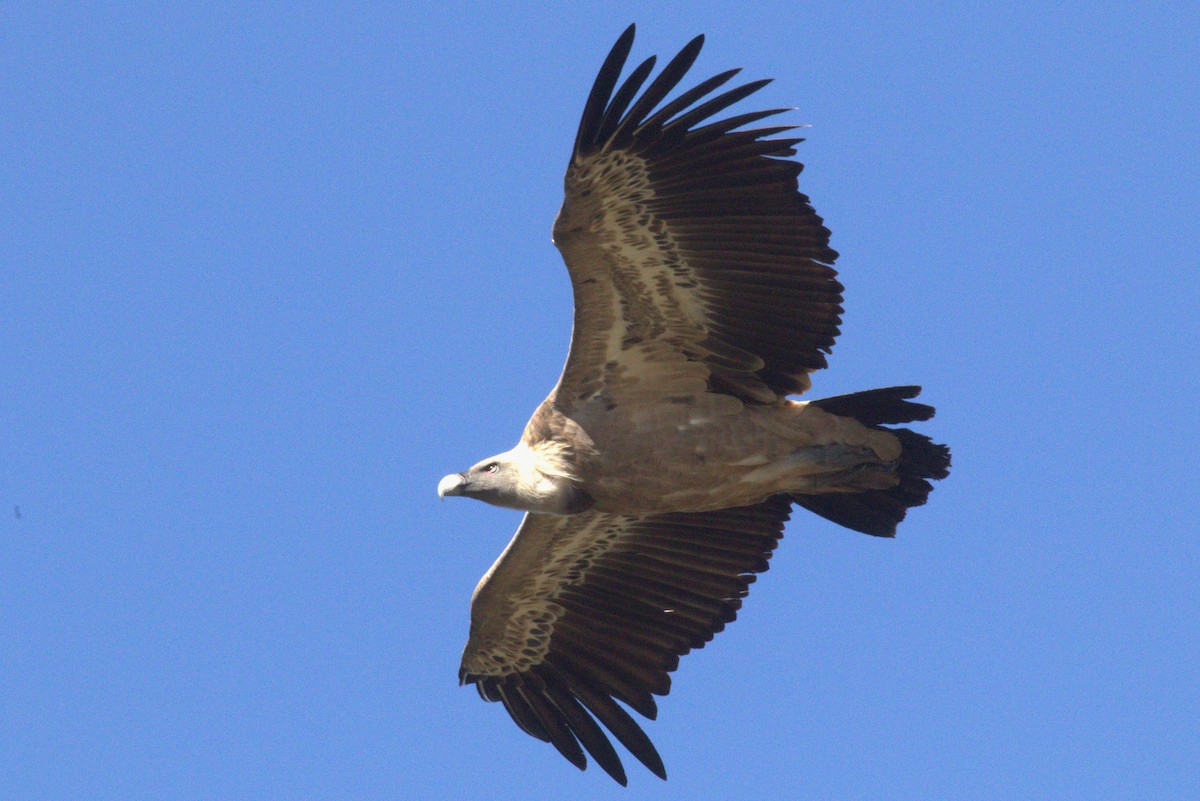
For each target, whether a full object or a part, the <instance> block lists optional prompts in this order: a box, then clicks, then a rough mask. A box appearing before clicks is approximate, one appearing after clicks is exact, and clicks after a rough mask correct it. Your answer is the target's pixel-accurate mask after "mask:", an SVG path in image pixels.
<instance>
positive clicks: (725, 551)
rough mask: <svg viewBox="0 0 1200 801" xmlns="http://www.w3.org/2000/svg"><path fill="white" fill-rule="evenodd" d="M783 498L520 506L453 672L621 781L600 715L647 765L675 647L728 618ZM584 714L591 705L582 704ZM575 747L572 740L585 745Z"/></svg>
mask: <svg viewBox="0 0 1200 801" xmlns="http://www.w3.org/2000/svg"><path fill="white" fill-rule="evenodd" d="M789 509H790V503H789V502H788V500H787V499H786V498H784V497H781V496H777V497H774V498H770V499H768V500H766V501H764V502H763V503H760V504H757V505H755V506H747V507H742V508H734V509H721V510H718V511H712V512H700V513H688V514H669V515H656V516H652V517H635V516H629V515H613V514H604V513H599V512H583V513H581V514H576V515H570V516H565V517H560V516H556V515H539V514H527V515H526V516H525V519H524V521H523V522H522V523H521V527H520V528H519V529H518V530H517V533H516V536H514V537H513V540H512V542H511V543H509V546H508V548H506V549H505V551H504V553H503V554H501V556H500V558H499V559H498V560H497V561H496V563H495V564H494V565H492V567H491V569H490V570H489V571H488V572H487V574H486V575H485V576H484V577H483V579H482V580H481V581H480V582H479V586H478V587H477V588H476V589H475V595H474V597H473V598H472V600H471V634H470V638H469V640H468V641H467V647H466V650H465V651H464V653H463V660H462V668H461V670H460V671H459V678H460V680H461V681H462V683H464V684H468V683H473V684H475V685H476V689H478V690H479V694H480V695H481V696H482V697H483V698H484V699H485V700H487V701H500V702H501V703H503V704H504V707H505V708H506V709H507V710H508V713H509V715H511V716H512V719H513V720H514V721H516V723H517V725H518V726H520V727H521V728H522V729H523V730H524V731H525V732H527V733H528V734H530V735H532V736H534V737H536V738H538V739H539V740H543V741H547V742H550V743H552V744H553V745H554V747H555V748H557V749H558V751H559V752H560V753H561V754H562V755H563V756H564V757H566V758H567V759H568V760H569V761H570V762H571V763H572V764H574V765H575V766H577V767H578V768H580V769H581V770H582V769H583V768H585V767H586V766H587V758H586V757H585V756H584V749H586V751H587V752H588V753H590V754H591V755H592V758H593V759H595V760H596V762H597V763H598V764H599V765H600V766H601V767H602V768H604V770H605V771H606V772H607V773H608V774H609V775H610V776H612V777H613V778H614V779H616V780H617V781H618V782H620V783H621V784H625V770H624V768H623V766H622V765H621V760H620V759H619V758H618V756H617V753H616V751H615V750H614V749H613V746H612V743H611V742H610V741H609V739H608V737H607V736H606V735H605V733H604V731H603V730H602V729H601V728H600V726H599V725H598V724H597V721H599V723H600V724H603V725H604V727H605V728H607V729H608V731H609V732H610V733H611V734H612V735H613V736H615V737H616V738H617V740H618V741H619V742H621V743H622V744H623V745H624V746H625V747H626V748H627V749H629V751H630V753H632V754H633V755H634V756H635V757H637V758H638V760H639V761H640V762H641V763H642V764H643V765H645V766H646V767H647V768H649V769H650V770H651V771H652V772H653V773H654V774H655V775H657V776H659V777H661V778H664V779H665V778H666V770H665V769H664V768H663V763H662V760H661V759H660V758H659V756H658V752H657V751H656V750H655V749H654V745H653V744H652V743H651V742H650V738H649V737H647V736H646V734H645V732H643V731H642V729H641V727H640V726H638V724H637V723H636V722H635V721H634V719H633V718H632V717H631V716H630V715H629V713H628V712H626V711H625V710H624V708H622V707H621V706H620V704H618V703H616V702H617V701H621V702H623V703H624V704H626V705H627V706H629V707H630V708H631V709H633V710H634V711H636V712H638V713H640V714H641V715H643V716H645V717H647V718H650V719H651V720H653V719H654V718H655V717H656V715H657V714H658V710H657V706H656V704H655V701H654V698H653V696H654V695H666V694H667V692H668V691H669V690H670V687H671V679H670V676H669V675H668V674H669V673H670V672H671V671H673V670H675V668H676V667H677V666H678V664H679V657H680V656H682V655H684V654H686V653H687V652H688V651H690V650H691V649H693V648H701V647H703V646H704V644H705V643H706V642H708V641H709V640H711V639H712V637H713V635H714V634H716V633H717V632H719V631H721V630H722V629H723V628H724V627H725V624H726V623H729V622H730V621H732V620H733V619H734V618H735V617H736V615H737V610H738V609H739V608H740V607H741V605H742V598H744V597H745V596H746V593H747V592H748V589H749V585H750V584H751V583H752V582H753V581H754V578H755V577H754V574H755V573H760V572H762V571H764V570H766V569H767V560H768V559H769V558H770V556H771V552H772V551H773V550H774V548H775V546H776V544H777V543H778V542H779V539H780V537H781V536H782V532H783V524H784V522H785V521H786V520H787V518H788V512H789ZM589 713H590V714H589ZM581 745H582V748H581Z"/></svg>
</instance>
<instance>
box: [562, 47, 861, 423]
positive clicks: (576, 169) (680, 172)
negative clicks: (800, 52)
mask: <svg viewBox="0 0 1200 801" xmlns="http://www.w3.org/2000/svg"><path fill="white" fill-rule="evenodd" d="M633 35H634V27H633V26H632V25H631V26H630V27H629V28H628V29H627V30H626V31H625V33H624V34H623V35H622V36H621V38H620V39H619V40H618V41H617V43H616V45H615V46H614V47H613V49H612V52H611V53H609V55H608V58H607V59H606V60H605V62H604V65H603V67H602V68H601V70H600V74H599V75H598V76H597V77H596V82H595V84H594V85H593V87H592V91H591V95H590V96H589V97H588V100H587V104H586V106H585V108H584V112H583V118H582V120H581V121H580V125H579V133H578V136H577V138H576V141H575V148H574V152H573V153H572V156H571V163H570V166H569V167H568V169H567V175H566V180H565V186H566V197H565V200H564V202H563V206H562V209H561V210H560V211H559V215H558V218H557V220H556V221H555V224H554V241H555V243H556V244H557V245H558V247H559V250H560V251H561V252H562V255H563V258H564V260H565V261H566V264H567V269H568V270H569V271H570V274H571V282H572V285H573V287H574V295H575V327H574V332H573V334H572V340H571V351H570V354H569V356H568V358H567V364H566V367H565V369H564V371H563V376H562V378H561V379H560V382H559V386H558V388H557V391H556V392H557V394H556V397H555V400H556V403H557V404H558V405H559V406H560V407H561V408H563V409H564V410H567V411H569V410H570V409H571V408H572V407H573V406H574V405H575V404H577V403H580V402H585V401H589V400H592V399H594V398H596V397H598V396H607V397H606V400H612V401H613V402H619V401H620V400H621V398H622V397H623V396H627V395H629V394H632V391H633V390H632V388H633V387H634V386H637V387H638V389H637V392H644V391H645V389H646V387H657V388H659V389H658V391H659V392H660V393H661V394H662V395H664V396H669V395H678V394H680V390H681V389H683V390H685V391H690V390H694V389H695V387H697V386H699V387H700V388H701V389H702V390H703V389H704V388H707V389H713V390H717V391H722V392H727V393H730V394H733V395H736V396H738V397H740V398H742V399H743V400H748V401H751V402H762V403H770V402H774V401H775V400H777V399H778V398H780V397H781V396H784V395H787V394H790V393H798V392H803V391H804V390H806V389H807V388H808V386H809V380H808V373H809V372H811V371H813V370H817V369H820V368H822V367H825V366H826V362H825V354H826V353H828V352H829V351H830V349H831V348H832V346H833V342H834V339H835V337H836V336H837V334H838V325H839V324H840V322H841V319H840V314H841V311H842V309H841V301H842V296H841V292H842V286H841V285H840V284H839V283H838V282H837V281H836V280H835V275H836V272H835V271H834V269H833V268H832V267H831V266H830V265H831V264H832V263H833V261H834V259H836V258H837V253H835V252H834V251H833V250H831V249H830V248H829V231H828V229H826V228H825V226H824V225H823V224H822V221H821V218H820V217H818V216H817V214H816V212H815V211H813V208H812V206H811V205H810V204H809V201H808V198H807V197H805V196H804V195H803V194H801V193H800V192H799V191H797V176H798V175H799V173H800V171H801V169H802V165H800V164H799V163H797V162H795V161H790V160H787V158H786V157H788V156H792V155H794V154H795V150H794V149H793V146H794V145H795V144H796V143H797V142H800V141H802V140H800V139H796V138H777V137H776V135H777V134H779V133H781V132H783V131H788V130H791V129H792V128H793V127H794V126H775V127H766V128H755V129H749V130H744V126H746V125H749V124H751V123H753V122H755V121H757V120H761V119H763V118H765V117H769V116H771V115H774V114H778V113H780V112H782V111H786V110H787V109H771V110H767V111H758V112H751V113H747V114H741V115H738V116H732V117H727V118H725V119H721V120H718V121H712V119H711V118H712V117H713V116H714V115H717V114H719V113H720V112H721V111H723V110H724V109H726V108H727V107H728V106H730V105H732V104H734V103H736V102H737V101H739V100H741V99H743V98H745V97H747V96H748V95H750V94H752V93H754V92H755V91H757V90H758V89H760V88H762V86H764V85H765V84H766V83H768V81H755V82H753V83H748V84H745V85H743V86H740V87H738V88H735V89H730V90H728V91H725V92H723V93H721V94H718V95H716V96H714V97H712V98H710V99H708V100H703V101H702V99H703V98H705V97H707V96H708V95H710V94H711V93H712V92H713V91H714V90H716V89H717V88H718V87H720V86H722V85H723V84H725V83H726V82H727V81H728V80H729V79H730V78H732V77H733V76H734V75H735V74H737V72H738V70H730V71H728V72H723V73H721V74H720V75H717V76H715V77H713V78H710V79H708V80H706V81H703V82H701V83H700V84H699V85H697V86H696V87H694V88H693V89H690V90H688V91H685V92H682V93H681V94H679V95H678V96H677V97H675V98H674V99H673V100H671V101H670V102H667V103H665V104H664V103H663V101H664V100H665V98H666V96H667V95H668V94H669V93H670V92H671V91H672V90H673V89H674V88H675V87H676V86H677V85H678V83H679V82H680V80H681V79H682V78H683V76H684V74H685V73H686V72H687V70H688V68H689V67H691V65H692V63H693V62H694V61H695V59H696V56H697V55H698V53H699V52H700V47H701V45H702V44H703V37H702V36H698V37H696V38H695V39H693V40H692V41H691V42H690V43H689V44H688V45H687V46H686V47H684V48H683V50H682V51H681V52H680V53H679V55H677V56H676V57H675V58H674V59H673V60H672V61H671V62H670V63H669V64H668V65H667V66H666V67H665V68H664V69H663V70H662V72H660V73H659V74H658V76H657V77H656V78H655V79H654V80H653V81H651V82H650V84H649V85H648V86H646V88H645V89H644V90H642V91H641V94H640V96H639V94H638V93H639V90H641V89H642V85H643V83H644V82H645V81H646V79H647V78H648V77H649V75H650V73H651V71H652V69H653V67H654V59H653V58H650V59H648V60H647V61H645V62H643V63H642V64H640V65H639V66H638V67H636V68H635V69H634V70H633V71H632V72H631V73H630V75H629V77H628V78H627V79H626V80H625V82H624V83H622V84H621V85H620V87H619V88H617V79H618V78H619V76H620V74H621V71H622V68H623V66H624V64H625V59H626V57H627V56H628V54H629V50H630V48H631V46H632V44H633Z"/></svg>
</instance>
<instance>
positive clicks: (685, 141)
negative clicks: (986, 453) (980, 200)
mask: <svg viewBox="0 0 1200 801" xmlns="http://www.w3.org/2000/svg"><path fill="white" fill-rule="evenodd" d="M633 33H634V29H633V26H630V27H629V29H628V30H626V31H625V33H624V34H623V35H622V36H621V37H620V39H618V41H617V43H616V45H615V46H614V47H613V50H612V52H611V53H610V54H609V56H608V58H607V59H606V60H605V62H604V65H603V66H602V67H601V69H600V73H599V75H598V76H597V78H596V82H595V85H594V86H593V88H592V92H591V94H590V96H589V97H588V100H587V103H586V105H585V107H584V112H583V118H582V120H581V121H580V126H579V134H578V136H577V138H576V141H575V146H574V149H573V151H572V154H571V160H570V164H569V166H568V169H567V175H566V179H565V189H566V196H565V199H564V201H563V206H562V209H561V210H560V212H559V215H558V218H557V220H556V221H555V223H554V241H555V244H556V245H557V246H558V248H559V250H560V251H561V252H562V255H563V258H564V260H565V262H566V264H567V269H568V271H569V272H570V275H571V283H572V286H573V288H574V296H575V324H574V329H573V332H572V337H571V348H570V352H569V355H568V358H567V363H566V367H565V368H564V370H563V374H562V377H561V378H560V379H559V382H558V385H557V386H556V387H555V388H554V391H553V392H551V393H550V396H549V397H548V398H547V399H546V400H545V401H544V402H543V403H542V404H541V405H540V406H539V407H538V409H537V410H536V411H535V413H534V415H533V418H532V419H531V420H530V422H529V424H528V426H527V427H526V429H525V432H524V434H523V435H522V437H521V440H520V442H519V443H518V444H517V446H516V447H514V448H513V449H512V450H510V451H508V452H506V453H503V454H499V455H498V456H494V457H492V458H490V459H486V460H484V461H482V462H480V463H479V464H477V465H475V466H474V467H472V468H471V469H470V470H467V471H464V472H462V473H456V474H452V475H449V476H447V477H446V478H444V479H442V482H441V483H440V484H439V486H438V492H439V494H440V495H442V496H445V495H465V496H468V497H474V498H478V499H480V500H484V501H487V502H489V503H493V504H496V505H500V506H508V507H512V508H518V509H523V510H525V511H526V512H527V513H528V514H527V515H526V517H525V520H524V522H523V523H522V524H521V527H520V529H519V530H518V531H517V533H516V536H515V537H514V538H513V540H512V542H511V543H510V544H509V546H508V548H507V549H506V550H505V551H504V553H503V554H502V555H501V557H500V559H499V560H497V562H496V563H495V564H494V565H493V566H492V568H491V569H490V570H489V571H488V573H487V575H485V576H484V577H483V579H482V580H481V581H480V583H479V586H478V587H477V588H476V590H475V595H474V598H473V599H472V604H471V633H470V638H469V640H468V642H467V647H466V650H465V652H464V654H463V662H462V670H461V672H460V678H461V680H462V681H463V682H464V683H473V684H475V685H476V687H477V689H478V690H479V693H480V695H482V696H483V697H484V698H485V699H487V700H489V701H500V702H501V703H503V704H504V706H505V708H506V709H507V710H508V712H509V714H510V715H511V716H512V718H513V720H514V721H516V723H517V725H519V726H520V727H521V728H522V729H524V730H525V731H526V732H528V733H529V734H531V735H533V736H534V737H537V738H538V739H541V740H545V741H548V742H550V743H551V744H553V745H554V747H555V748H557V749H558V750H559V752H561V753H562V754H563V756H565V757H566V758H567V759H568V760H570V761H571V762H572V763H574V764H575V765H577V766H579V767H580V768H583V767H584V766H585V765H586V757H585V755H584V754H585V752H586V753H588V754H591V756H592V758H593V759H595V760H596V761H597V763H598V764H600V765H601V767H603V768H604V770H605V771H607V772H608V773H609V774H610V775H611V776H612V777H613V778H614V779H616V780H617V781H619V782H621V783H622V784H624V783H625V772H624V768H623V767H622V765H621V761H620V759H619V758H618V756H617V754H616V751H615V750H614V749H613V747H612V744H611V743H610V741H609V740H608V737H607V736H606V734H605V731H604V729H607V731H608V732H609V733H611V734H612V735H613V736H614V737H615V738H616V739H617V740H618V741H619V742H620V743H622V744H623V745H624V746H625V747H626V748H627V749H628V750H629V751H630V752H631V753H632V754H633V755H634V756H635V757H636V758H637V759H638V760H639V761H641V762H642V763H643V764H644V765H645V766H646V767H647V768H649V769H650V770H651V771H652V772H654V773H655V774H656V775H658V776H661V777H663V778H665V777H666V773H665V770H664V768H663V764H662V760H661V759H660V758H659V756H658V754H657V752H656V751H655V749H654V746H653V745H652V744H651V742H650V740H649V738H648V737H647V736H646V735H645V733H644V732H643V731H642V730H641V728H640V727H639V726H638V725H637V723H636V722H635V721H634V719H633V718H632V717H631V716H630V715H629V713H628V712H626V711H625V709H624V708H623V707H622V706H621V704H625V705H626V706H628V707H629V708H630V709H632V710H634V711H635V712H637V713H639V714H641V715H643V716H645V717H648V718H654V716H655V715H656V713H657V707H656V705H655V701H654V698H653V696H654V695H665V694H666V693H667V691H668V690H669V688H670V676H669V674H670V672H671V671H673V670H674V669H675V668H676V666H677V665H678V662H679V657H680V656H682V655H683V654H685V653H687V652H688V651H689V650H691V649H692V648H699V647H702V646H703V645H704V644H705V643H706V642H708V640H710V639H711V638H712V637H713V635H714V634H715V633H716V632H718V631H720V630H721V629H722V628H723V627H724V625H725V624H726V623H728V622H730V621H732V620H733V619H734V617H735V615H736V613H737V610H738V608H739V607H740V606H741V599H742V598H743V597H744V596H745V595H746V592H747V589H748V587H749V585H750V583H751V582H752V581H753V580H754V574H755V573H759V572H762V571H764V570H766V569H767V560H768V559H769V558H770V555H771V552H772V551H773V549H774V548H775V545H776V544H777V542H778V541H779V537H780V535H781V533H782V530H783V524H784V522H785V521H786V520H787V519H788V515H789V513H790V510H791V506H792V504H793V503H796V504H798V505H800V506H803V507H805V508H807V509H809V510H811V511H813V512H816V513H817V514H819V515H822V516H824V517H826V518H828V519H830V520H833V521H834V522H837V523H839V524H841V525H843V526H846V527H848V528H852V529H854V530H857V531H863V532H865V533H868V534H874V535H877V536H893V535H894V534H895V530H896V525H897V524H898V523H899V522H900V521H901V520H902V519H904V516H905V513H906V511H907V510H908V509H909V508H910V507H912V506H917V505H920V504H923V503H924V502H925V500H926V498H927V496H928V494H929V492H930V490H931V485H930V483H929V482H930V480H931V479H938V478H943V477H945V476H946V475H947V472H948V468H949V464H950V456H949V450H948V449H947V448H946V447H945V446H944V445H937V444H935V443H933V442H931V441H930V440H929V439H928V438H927V437H924V436H922V435H919V434H915V433H913V432H911V431H909V430H907V429H903V428H890V427H889V426H894V425H897V424H904V423H909V422H913V421H917V420H926V419H928V418H930V417H932V416H933V409H932V407H929V406H925V405H922V404H919V403H914V402H913V401H912V400H911V398H913V397H915V396H916V395H917V394H918V392H919V389H918V388H917V387H892V388H889V389H877V390H870V391H867V392H860V393H855V394H851V395H843V396H838V397H834V398H826V399H824V400H817V401H812V402H808V403H802V402H798V401H793V400H789V399H788V397H787V396H788V395H789V394H796V393H801V392H803V391H805V390H806V389H808V388H809V385H810V381H809V373H811V372H812V371H814V370H817V369H820V368H822V367H825V366H826V362H825V356H826V354H827V353H829V352H830V350H831V348H832V346H833V343H834V339H835V337H836V336H837V334H838V326H839V325H840V323H841V318H840V315H841V311H842V308H841V303H842V295H841V293H842V287H841V285H840V284H839V283H838V282H837V280H836V278H835V275H836V273H835V271H834V269H833V268H832V267H831V266H830V265H831V264H832V263H833V261H834V259H835V258H836V257H837V254H836V253H835V252H834V251H833V250H831V249H830V248H829V245H828V242H829V231H828V230H827V229H826V228H825V226H824V225H823V223H822V220H821V218H820V217H818V216H817V214H816V213H815V212H814V211H813V209H812V206H811V205H810V204H809V201H808V198H807V197H805V196H804V195H803V194H801V193H800V192H798V191H797V175H798V174H799V173H800V170H801V165H800V164H798V163H796V162H794V161H790V160H788V158H787V157H789V156H792V155H794V153H795V151H794V149H793V146H794V145H795V144H796V143H798V142H799V141H800V140H799V139H795V138H786V137H780V136H779V134H781V133H783V132H785V131H787V130H790V127H789V126H773V127H765V128H752V129H746V128H745V126H747V125H750V124H752V123H754V122H756V121H757V120H760V119H763V118H765V117H768V116H771V115H774V114H777V113H779V112H781V111H783V109H775V110H769V111H760V112H752V113H748V114H741V115H737V116H732V117H727V118H725V119H719V120H716V121H713V117H714V115H717V114H719V113H720V112H722V111H723V110H724V109H726V108H727V107H728V106H730V105H732V104H733V103H735V102H737V101H739V100H741V99H743V98H745V97H746V96H748V95H750V94H752V93H753V92H754V91H756V90H758V89H759V88H761V87H762V86H763V85H764V84H765V83H766V82H765V81H757V82H753V83H749V84H746V85H743V86H740V87H737V88H734V89H731V90H727V91H725V92H723V93H721V94H717V95H715V96H713V97H711V98H709V99H705V98H708V96H709V95H711V94H712V93H713V92H714V91H715V90H716V89H718V88H719V87H721V86H722V85H723V84H725V83H726V82H727V81H729V79H730V78H732V77H733V76H734V75H735V74H736V72H737V70H731V71H729V72H724V73H721V74H720V75H717V76H715V77H713V78H710V79H708V80H706V81H703V82H702V83H700V84H699V85H698V86H696V87H695V88H693V89H691V90H688V91H685V92H682V93H680V94H679V95H678V96H677V97H676V98H675V99H673V100H671V101H669V102H664V101H666V97H667V95H668V94H669V93H670V92H671V91H672V90H674V89H675V87H676V86H677V84H678V83H679V81H680V80H681V79H682V77H683V76H684V74H685V73H686V72H687V70H688V69H689V68H690V67H691V65H692V63H693V61H694V60H695V58H696V56H697V54H698V53H699V51H700V47H701V44H702V42H703V38H702V37H697V38H696V39H694V40H692V42H690V43H689V44H688V45H687V46H686V47H684V49H683V50H682V51H681V52H680V53H679V55H678V56H676V57H675V58H674V59H673V60H672V61H671V62H670V63H669V64H668V65H667V66H666V67H664V68H663V70H662V71H661V72H660V73H659V74H658V76H657V77H656V78H655V79H654V80H653V81H651V82H650V83H649V84H648V85H645V88H643V84H645V82H646V80H647V78H649V76H650V74H651V72H652V71H653V66H654V59H649V60H647V61H645V62H643V63H642V64H641V65H639V66H638V67H636V68H635V69H634V70H633V71H632V72H631V74H630V75H629V77H628V78H627V79H626V80H625V82H624V83H623V84H621V85H620V86H619V87H618V85H617V79H618V77H619V76H620V73H621V71H622V68H623V67H624V64H625V60H626V58H627V56H628V54H629V51H630V48H631V46H632V44H633ZM618 701H619V702H621V703H617V702H618Z"/></svg>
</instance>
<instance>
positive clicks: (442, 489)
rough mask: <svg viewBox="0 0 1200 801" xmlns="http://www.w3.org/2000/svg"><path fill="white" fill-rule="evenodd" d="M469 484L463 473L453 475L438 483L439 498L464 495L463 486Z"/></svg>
mask: <svg viewBox="0 0 1200 801" xmlns="http://www.w3.org/2000/svg"><path fill="white" fill-rule="evenodd" d="M466 483H467V477H466V476H464V475H463V474H462V473H451V474H450V475H448V476H446V477H445V478H443V479H442V480H441V481H439V482H438V497H439V498H445V497H446V496H447V495H462V486H463V484H466Z"/></svg>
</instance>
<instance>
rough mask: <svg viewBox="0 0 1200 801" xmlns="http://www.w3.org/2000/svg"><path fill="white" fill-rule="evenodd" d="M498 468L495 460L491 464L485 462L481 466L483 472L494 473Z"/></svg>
mask: <svg viewBox="0 0 1200 801" xmlns="http://www.w3.org/2000/svg"><path fill="white" fill-rule="evenodd" d="M499 469H500V465H498V464H497V463H495V462H492V463H491V464H485V465H484V466H483V472H485V473H495V472H496V471H497V470H499Z"/></svg>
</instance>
